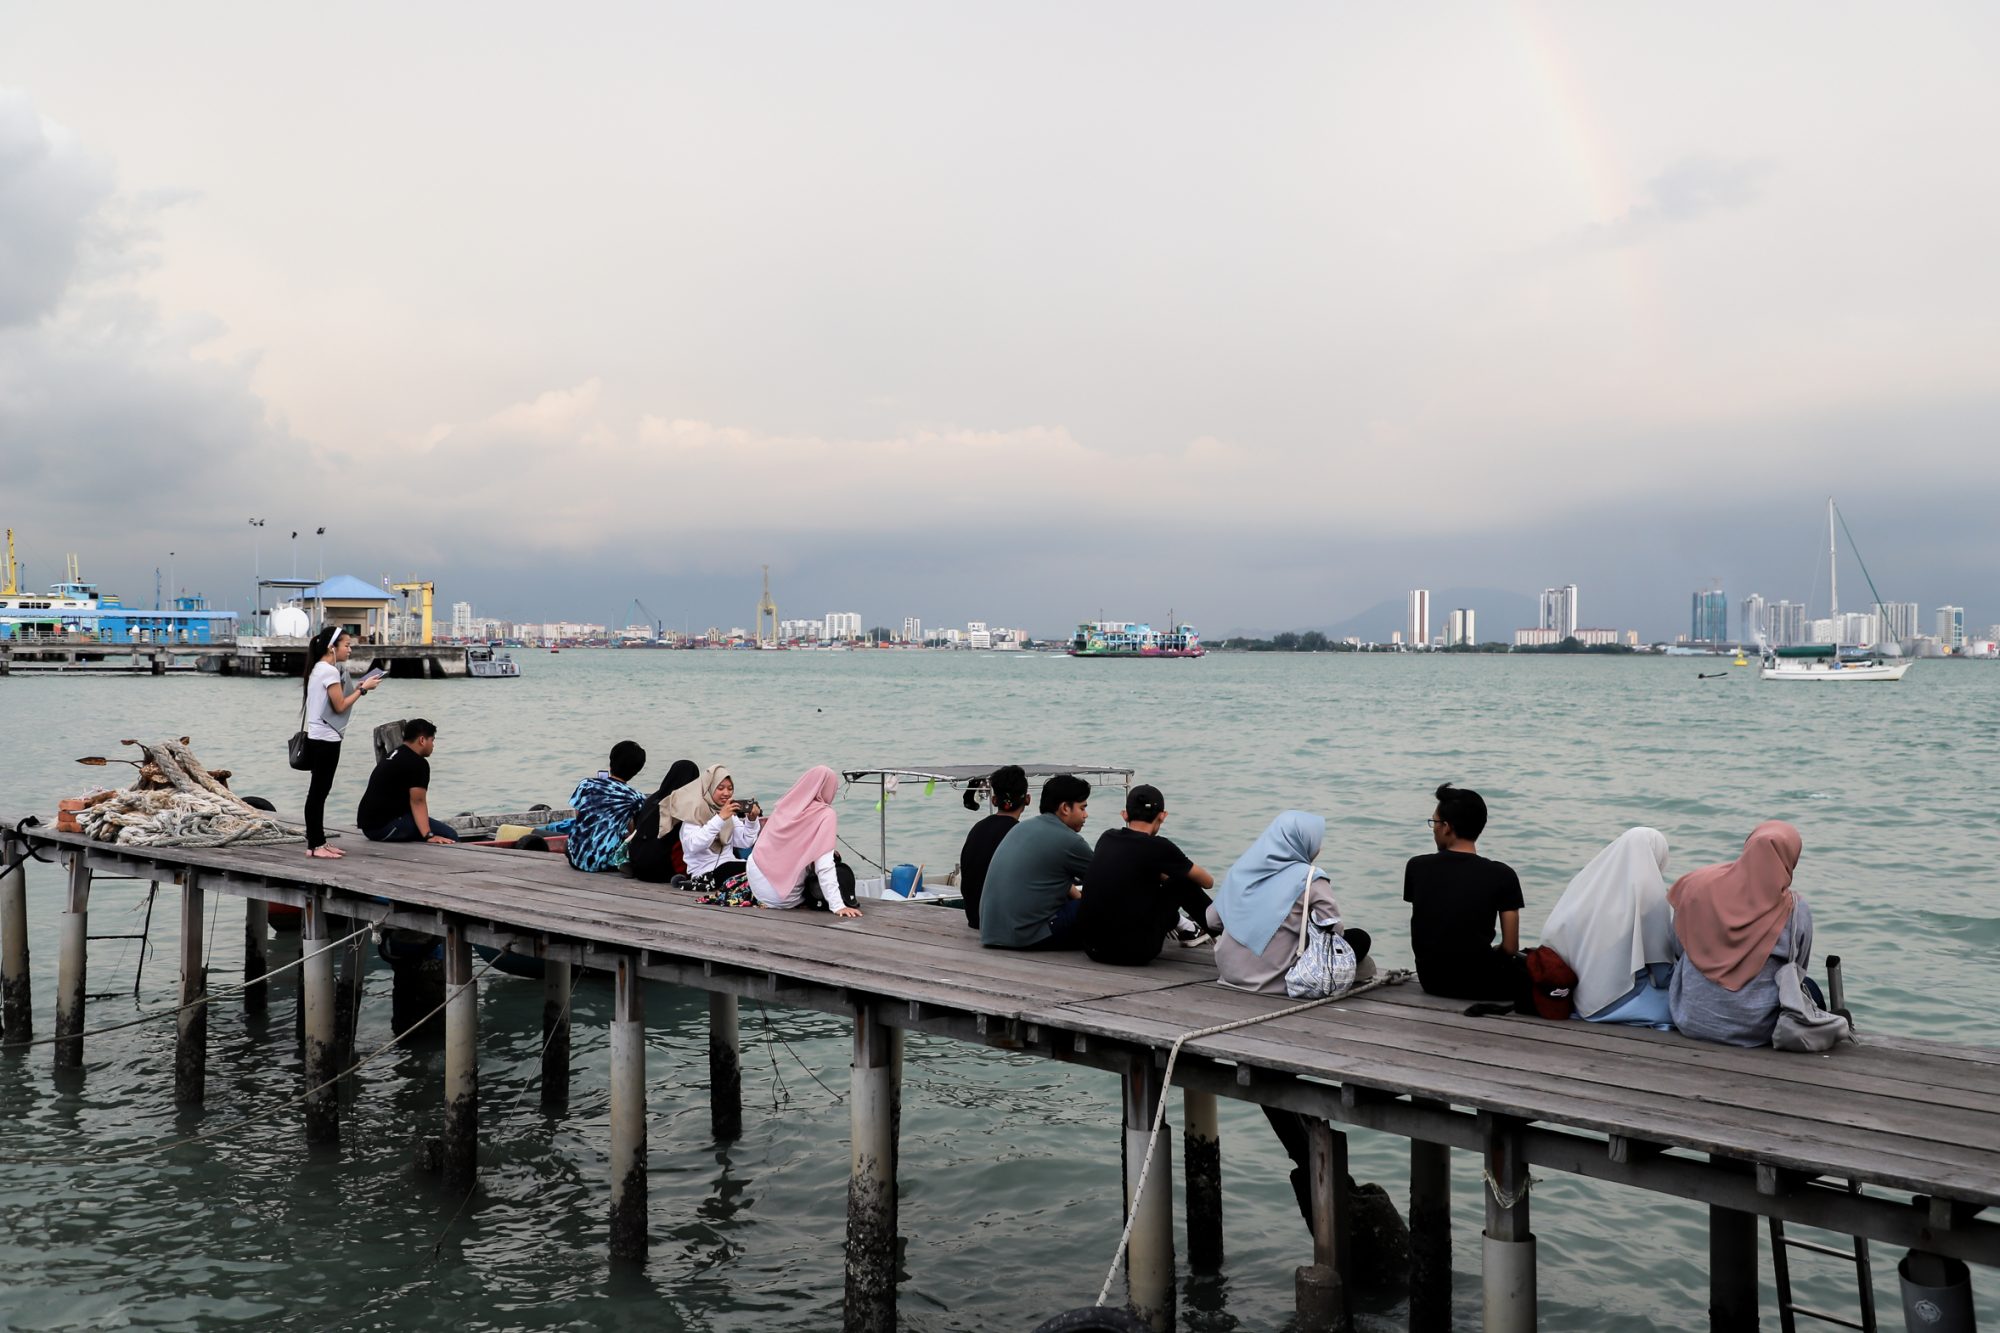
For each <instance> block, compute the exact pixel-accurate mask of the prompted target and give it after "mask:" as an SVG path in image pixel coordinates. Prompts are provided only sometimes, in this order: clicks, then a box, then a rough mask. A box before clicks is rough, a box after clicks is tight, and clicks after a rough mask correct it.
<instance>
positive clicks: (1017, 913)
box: [979, 773, 1090, 949]
mask: <svg viewBox="0 0 2000 1333" xmlns="http://www.w3.org/2000/svg"><path fill="white" fill-rule="evenodd" d="M1089 805H1090V784H1089V783H1088V782H1085V781H1084V780H1083V779H1082V778H1080V777H1077V776H1076V775H1075V774H1074V773H1058V774H1057V775H1056V776H1055V777H1052V778H1050V779H1049V780H1048V782H1047V783H1045V784H1044V785H1043V787H1042V805H1041V809H1042V812H1041V813H1040V814H1038V815H1036V816H1035V817H1034V818H1033V819H1024V820H1022V821H1021V822H1020V824H1019V825H1017V826H1016V827H1015V829H1014V831H1013V832H1011V833H1009V834H1008V835H1007V836H1006V837H1004V838H1002V839H1001V840H1000V846H999V847H998V848H996V849H995V850H994V853H993V861H992V864H990V865H989V866H987V868H986V891H985V892H984V893H983V894H981V895H980V903H979V942H980V943H981V944H983V945H985V946H986V947H987V948H989V949H1081V948H1082V947H1083V935H1082V932H1080V931H1079V930H1078V929H1077V926H1076V914H1077V900H1078V899H1079V898H1081V897H1082V896H1083V891H1082V890H1081V889H1079V888H1078V887H1077V884H1078V882H1079V881H1080V880H1082V878H1083V872H1084V871H1086V870H1088V869H1090V844H1089V843H1087V842H1085V841H1084V840H1083V835H1082V833H1081V832H1079V830H1081V829H1082V828H1083V824H1084V820H1085V819H1086V818H1087V817H1088V813H1089Z"/></svg>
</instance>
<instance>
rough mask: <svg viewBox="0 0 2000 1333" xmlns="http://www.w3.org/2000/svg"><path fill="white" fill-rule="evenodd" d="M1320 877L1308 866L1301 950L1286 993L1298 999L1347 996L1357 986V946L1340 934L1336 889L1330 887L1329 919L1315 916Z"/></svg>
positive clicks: (1302, 903)
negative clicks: (1314, 895)
mask: <svg viewBox="0 0 2000 1333" xmlns="http://www.w3.org/2000/svg"><path fill="white" fill-rule="evenodd" d="M1318 878H1319V876H1318V875H1316V874H1314V873H1313V868H1312V867H1311V866H1308V867H1306V891H1305V894H1304V895H1303V897H1302V898H1301V900H1300V911H1299V951H1298V954H1297V955H1296V956H1295V957H1294V958H1293V959H1292V965H1291V966H1290V967H1288V968H1286V969H1285V994H1287V995H1289V996H1291V997H1292V998H1293V999H1294V1000H1325V999H1330V998H1332V997H1333V996H1336V995H1345V994H1346V993H1347V992H1348V990H1349V988H1351V987H1352V986H1353V985H1354V967H1355V959H1354V946H1353V945H1351V944H1349V943H1348V942H1347V938H1346V937H1345V936H1344V935H1342V934H1341V933H1340V916H1339V910H1340V909H1339V907H1338V906H1337V905H1336V904H1335V903H1334V902H1333V899H1332V896H1331V895H1332V892H1333V886H1332V885H1331V884H1328V886H1327V893H1328V899H1327V908H1328V911H1327V920H1326V921H1325V922H1324V923H1321V922H1320V921H1319V920H1318V919H1316V918H1315V917H1314V916H1313V905H1312V896H1313V884H1314V883H1315V882H1316V881H1317V880H1318Z"/></svg>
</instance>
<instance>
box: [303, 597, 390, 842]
mask: <svg viewBox="0 0 2000 1333" xmlns="http://www.w3.org/2000/svg"><path fill="white" fill-rule="evenodd" d="M353 654H354V639H353V637H352V636H351V635H349V634H348V633H347V631H346V630H345V629H343V628H341V627H340V626H339V625H329V626H328V627H326V628H325V629H322V630H321V631H320V632H319V633H317V634H315V635H313V637H312V643H311V644H310V645H309V646H308V647H307V648H306V662H307V663H308V664H309V665H308V666H307V667H306V680H305V691H306V701H305V705H306V767H307V769H308V770H309V771H310V772H311V773H312V785H311V786H309V787H308V788H306V855H307V856H317V857H323V858H327V859H331V858H333V857H337V856H345V855H347V853H345V852H343V851H341V850H340V849H339V848H337V847H329V846H327V845H326V795H327V793H328V792H330V791H332V790H333V770H334V769H336V768H338V767H340V738H341V735H342V733H344V732H345V731H346V730H347V717H348V710H349V709H351V708H353V707H354V701H355V700H356V699H359V698H360V697H361V696H362V695H364V694H367V693H368V692H369V691H371V690H373V689H374V688H375V687H376V686H377V685H379V684H381V681H380V680H370V681H364V682H363V683H362V684H361V685H360V686H359V687H358V688H356V689H353V690H349V689H348V688H347V687H346V677H345V676H343V675H342V674H341V670H340V664H341V663H342V662H345V661H346V660H347V659H348V658H349V657H351V656H353Z"/></svg>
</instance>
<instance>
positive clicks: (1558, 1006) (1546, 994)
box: [1524, 944, 1576, 1018]
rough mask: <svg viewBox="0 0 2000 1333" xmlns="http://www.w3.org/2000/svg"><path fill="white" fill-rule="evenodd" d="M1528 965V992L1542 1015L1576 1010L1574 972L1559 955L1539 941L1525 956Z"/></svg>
mask: <svg viewBox="0 0 2000 1333" xmlns="http://www.w3.org/2000/svg"><path fill="white" fill-rule="evenodd" d="M1524 961H1525V962H1526V963H1527V964H1528V994H1529V998H1531V999H1532V1000H1533V1001H1534V1004H1535V1012H1536V1013H1537V1014H1540V1015H1541V1016H1542V1017H1543V1018H1568V1017H1569V1016H1570V1015H1571V1014H1572V1013H1574V1012H1575V1011H1576V999H1575V997H1574V995H1573V991H1574V989H1575V986H1576V972H1575V971H1574V970H1573V969H1572V968H1571V967H1570V965H1569V964H1568V963H1566V962H1564V961H1563V959H1562V955H1561V954H1559V953H1557V952H1556V951H1555V950H1554V949H1551V948H1550V947H1549V946H1548V945H1546V944H1538V945H1536V946H1535V947H1534V948H1532V949H1530V950H1528V952H1527V954H1526V955H1525V957H1524Z"/></svg>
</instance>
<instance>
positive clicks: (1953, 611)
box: [1937, 606, 1965, 653]
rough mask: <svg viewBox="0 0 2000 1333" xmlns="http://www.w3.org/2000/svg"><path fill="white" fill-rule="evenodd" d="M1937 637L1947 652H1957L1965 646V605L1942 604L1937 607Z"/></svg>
mask: <svg viewBox="0 0 2000 1333" xmlns="http://www.w3.org/2000/svg"><path fill="white" fill-rule="evenodd" d="M1937 638H1938V643H1939V645H1941V646H1942V647H1943V648H1944V650H1945V651H1946V652H1951V653H1955V652H1957V651H1958V650H1959V649H1961V648H1963V647H1965V608H1964V607H1962V606H1940V607H1939V608H1938V609H1937Z"/></svg>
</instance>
